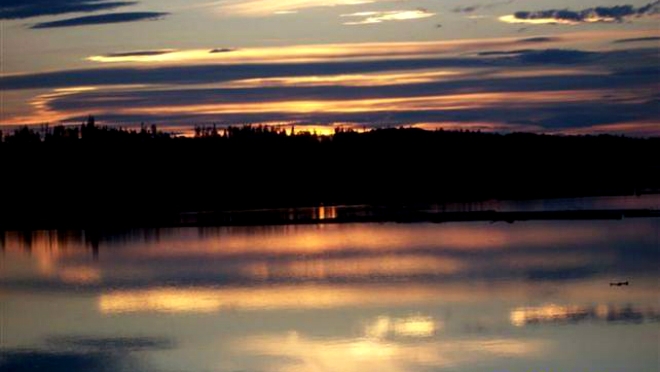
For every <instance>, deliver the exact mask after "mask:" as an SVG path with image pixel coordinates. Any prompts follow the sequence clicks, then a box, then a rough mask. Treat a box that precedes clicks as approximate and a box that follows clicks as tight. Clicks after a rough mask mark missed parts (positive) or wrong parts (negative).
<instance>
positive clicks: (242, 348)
mask: <svg viewBox="0 0 660 372" xmlns="http://www.w3.org/2000/svg"><path fill="white" fill-rule="evenodd" d="M545 346H546V345H545V342H543V341H539V340H534V339H532V340H516V339H506V338H489V339H483V340H482V339H473V340H470V339H469V340H452V341H451V342H443V341H438V340H435V339H429V340H428V341H426V342H421V343H407V342H396V341H393V340H377V339H369V338H336V339H314V338H309V337H306V336H304V335H302V334H300V333H299V332H297V331H291V332H288V333H285V334H281V335H260V336H254V337H246V338H244V339H242V340H239V341H237V342H235V345H234V349H235V350H236V352H239V353H246V352H247V353H250V354H252V355H254V354H256V355H265V356H273V357H280V358H284V360H285V361H286V362H285V363H282V364H280V365H279V366H278V368H277V369H276V370H278V371H305V372H317V371H318V372H321V371H334V370H340V371H342V372H360V371H364V370H365V369H371V370H377V371H379V372H404V371H410V370H425V369H428V368H448V367H454V368H456V367H459V366H461V365H465V364H468V363H470V362H471V361H474V360H475V359H479V360H484V359H485V360H487V359H488V358H494V357H499V358H501V357H524V356H532V355H538V354H540V353H542V352H543V350H544V347H545Z"/></svg>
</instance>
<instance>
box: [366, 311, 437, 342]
mask: <svg viewBox="0 0 660 372" xmlns="http://www.w3.org/2000/svg"><path fill="white" fill-rule="evenodd" d="M441 328H442V322H440V321H435V320H434V319H433V318H431V317H429V316H421V315H415V316H410V317H406V318H392V317H389V316H379V317H378V318H376V319H375V320H373V321H372V322H371V323H369V324H367V325H366V326H365V331H364V334H365V335H366V336H367V337H369V338H378V339H382V338H388V337H414V338H426V337H432V336H434V335H435V334H436V332H437V331H439V330H440V329H441Z"/></svg>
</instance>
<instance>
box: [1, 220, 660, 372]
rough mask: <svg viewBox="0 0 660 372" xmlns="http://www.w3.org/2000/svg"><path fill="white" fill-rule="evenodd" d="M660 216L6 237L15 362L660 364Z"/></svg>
mask: <svg viewBox="0 0 660 372" xmlns="http://www.w3.org/2000/svg"><path fill="white" fill-rule="evenodd" d="M659 226H660V219H653V218H646V219H625V220H621V221H551V222H534V221H532V222H523V223H514V224H506V223H496V224H490V223H487V222H471V223H447V224H423V223H422V224H333V225H306V226H274V227H231V228H229V227H228V228H175V229H151V230H131V231H122V232H116V233H108V232H104V233H101V232H93V231H78V232H76V231H39V232H6V233H0V246H1V247H2V256H1V259H0V264H1V268H0V301H1V304H0V306H1V311H2V318H1V320H2V330H1V337H2V340H1V341H2V342H1V344H2V349H1V350H2V351H1V352H2V354H1V355H2V357H1V359H0V370H3V371H5V370H6V371H74V372H75V371H91V372H94V371H117V372H121V371H144V372H150V371H163V372H181V371H219V372H225V371H226V372H239V371H251V372H252V371H255V372H262V371H263V372H270V371H304V372H315V371H341V372H352V371H359V372H364V371H365V370H371V371H381V372H403V371H525V372H528V371H576V372H578V371H579V372H585V371H593V372H623V371H657V370H658V365H659V364H658V334H659V331H660V327H659V325H660V322H659V321H660V301H659V297H658V293H659V292H658V266H659V264H660V258H659V257H660V248H659V244H658V238H659V231H660V229H659ZM616 281H628V282H629V284H630V285H629V286H610V282H616Z"/></svg>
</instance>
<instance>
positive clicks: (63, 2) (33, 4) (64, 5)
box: [0, 0, 137, 19]
mask: <svg viewBox="0 0 660 372" xmlns="http://www.w3.org/2000/svg"><path fill="white" fill-rule="evenodd" d="M134 4H137V1H108V0H2V3H1V4H0V19H23V18H31V17H39V16H49V15H60V14H67V13H79V12H97V11H101V10H110V9H115V8H119V7H124V6H129V5H134Z"/></svg>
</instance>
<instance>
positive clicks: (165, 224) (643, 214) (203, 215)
mask: <svg viewBox="0 0 660 372" xmlns="http://www.w3.org/2000/svg"><path fill="white" fill-rule="evenodd" d="M322 208H326V207H322ZM327 208H333V207H327ZM346 208H348V209H347V210H346V211H344V212H341V213H337V214H335V215H330V216H327V215H319V214H318V210H319V209H318V208H289V209H273V210H268V209H265V210H252V211H232V212H227V211H225V212H199V213H176V214H168V215H162V216H160V217H159V218H155V217H154V218H153V219H138V220H128V221H126V222H125V223H121V222H120V223H117V221H119V220H121V219H117V218H113V219H112V220H98V219H91V220H87V221H84V222H83V221H82V220H80V221H66V222H62V221H60V222H58V221H54V220H51V221H41V222H38V223H35V224H29V223H28V224H11V223H9V224H4V225H2V224H0V231H17V230H26V231H29V230H68V229H91V230H104V229H109V230H112V229H117V228H119V229H123V228H177V227H239V226H287V225H322V224H351V223H436V224H440V223H452V222H490V223H498V222H504V223H516V222H527V221H572V220H573V221H578V220H622V219H627V218H658V217H660V210H659V209H650V208H637V209H587V210H551V211H495V210H483V211H468V212H455V211H453V212H433V211H424V210H417V209H410V208H391V207H371V206H361V207H346ZM351 208H353V209H351ZM313 210H316V212H311V213H310V211H313ZM301 211H302V212H301Z"/></svg>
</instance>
